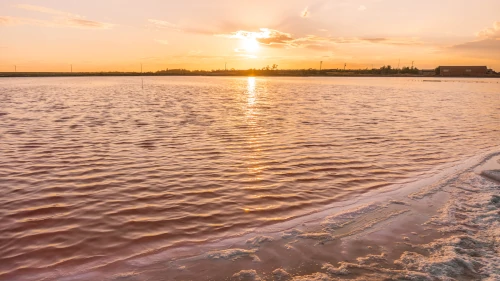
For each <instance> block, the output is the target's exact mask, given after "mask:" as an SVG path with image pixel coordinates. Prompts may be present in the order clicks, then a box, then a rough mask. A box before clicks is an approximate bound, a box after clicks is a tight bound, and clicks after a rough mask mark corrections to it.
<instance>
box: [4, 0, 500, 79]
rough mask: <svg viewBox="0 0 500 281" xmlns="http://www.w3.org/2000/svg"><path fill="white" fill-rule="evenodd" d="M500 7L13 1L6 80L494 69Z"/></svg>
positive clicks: (399, 2)
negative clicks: (15, 74) (107, 74)
mask: <svg viewBox="0 0 500 281" xmlns="http://www.w3.org/2000/svg"><path fill="white" fill-rule="evenodd" d="M499 11H500V1H499V0H478V1H469V0H439V1H435V0H434V1H431V0H421V1H410V0H407V1H405V0H286V1H282V0H273V1H270V0H253V1H238V0H211V1H205V0H203V1H202V0H183V1H169V0H165V1H161V0H142V1H133V0H99V1H96V0H85V1H76V0H66V1H61V0H38V1H36V0H24V1H23V0H1V1H0V71H13V70H14V65H16V66H17V70H18V71H69V70H70V64H72V65H73V70H74V71H110V70H117V71H139V70H140V64H141V63H142V64H143V68H144V71H156V70H159V69H166V68H171V69H172V68H187V69H223V68H224V64H225V63H226V62H227V65H228V68H237V69H248V68H262V67H264V66H266V65H272V64H278V66H279V68H281V69H284V68H318V67H319V62H320V61H323V68H337V67H339V68H341V67H343V66H344V63H346V64H347V68H366V67H369V68H371V67H377V68H378V67H380V66H382V65H392V66H394V67H396V66H397V65H398V63H399V61H400V64H401V66H410V65H411V64H412V61H414V64H415V66H416V67H418V68H433V67H435V66H438V65H463V64H467V65H487V66H488V67H490V68H493V69H496V70H497V71H500V13H499Z"/></svg>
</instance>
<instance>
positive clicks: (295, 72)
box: [0, 70, 500, 78]
mask: <svg viewBox="0 0 500 281" xmlns="http://www.w3.org/2000/svg"><path fill="white" fill-rule="evenodd" d="M96 76H97V77H98V76H111V77H118V76H127V77H133V76H140V77H151V76H209V77H213V76H217V77H252V76H255V77H417V78H500V75H498V74H497V75H487V76H439V75H434V76H429V75H418V74H356V73H349V72H347V71H346V72H345V73H342V72H337V73H331V72H330V73H328V72H324V71H316V73H314V72H313V71H310V70H304V71H300V70H293V71H290V72H289V71H259V72H257V73H248V72H246V71H245V72H243V71H241V72H240V71H226V72H225V71H220V72H209V71H207V72H189V71H186V72H176V73H162V72H159V73H156V72H143V73H140V72H0V78H14V77H96Z"/></svg>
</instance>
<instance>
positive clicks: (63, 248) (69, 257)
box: [0, 77, 500, 280]
mask: <svg viewBox="0 0 500 281" xmlns="http://www.w3.org/2000/svg"><path fill="white" fill-rule="evenodd" d="M141 79H142V78H141V77H102V78H98V77H78V78H8V79H0V280H31V279H34V280H38V279H37V278H38V277H36V276H39V274H40V273H43V272H52V271H57V270H66V269H71V268H76V267H79V266H84V265H85V264H90V263H94V264H100V265H102V266H104V265H107V264H112V263H113V262H116V261H120V260H125V259H127V258H131V257H134V256H137V255H141V254H145V253H148V252H154V251H158V250H161V249H168V248H170V247H174V246H179V245H192V244H196V243H204V242H206V241H212V240H214V239H218V238H221V237H227V236H234V235H240V234H242V233H246V232H248V231H252V230H254V229H256V228H259V227H262V226H264V225H270V224H275V223H278V222H283V221H286V220H289V219H291V218H294V217H298V216H301V215H304V214H307V213H311V212H315V211H318V210H321V209H322V208H325V207H326V206H328V205H329V204H332V203H335V202H342V201H343V200H347V199H349V198H354V197H356V196H358V195H359V194H362V193H365V192H367V191H369V190H374V189H380V188H383V187H386V186H389V185H391V184H395V183H404V182H410V181H412V180H414V179H415V178H417V177H422V176H425V175H428V174H431V173H432V172H433V171H435V168H436V167H440V166H442V165H443V164H446V163H451V162H453V161H459V160H462V159H465V158H467V157H470V156H472V155H475V154H477V153H480V152H482V151H485V150H487V149H490V148H492V147H494V146H497V145H498V144H499V138H500V84H499V80H498V79H445V80H443V79H441V81H442V82H439V83H438V82H427V81H423V80H422V79H421V78H261V77H257V78H255V77H238V78H225V77H214V78H211V77H144V78H143V79H144V88H142V87H141ZM428 80H431V79H428ZM49 280H51V279H50V278H49Z"/></svg>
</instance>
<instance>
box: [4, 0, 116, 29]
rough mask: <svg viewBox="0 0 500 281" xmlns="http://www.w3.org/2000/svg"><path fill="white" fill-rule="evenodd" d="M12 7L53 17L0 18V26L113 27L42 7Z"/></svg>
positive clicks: (20, 5)
mask: <svg viewBox="0 0 500 281" xmlns="http://www.w3.org/2000/svg"><path fill="white" fill-rule="evenodd" d="M14 7H16V8H19V9H23V10H29V11H35V12H39V13H43V14H49V15H52V16H53V17H52V18H51V19H35V18H26V17H10V16H3V17H0V25H36V26H47V27H75V28H85V29H110V28H112V27H113V26H115V25H114V24H111V23H106V22H99V21H93V20H88V19H85V17H84V16H81V15H77V14H73V13H69V12H65V11H60V10H56V9H52V8H47V7H42V6H35V5H27V4H19V5H14Z"/></svg>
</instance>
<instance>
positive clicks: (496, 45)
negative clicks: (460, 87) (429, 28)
mask: <svg viewBox="0 0 500 281" xmlns="http://www.w3.org/2000/svg"><path fill="white" fill-rule="evenodd" d="M498 50H500V21H496V22H494V23H493V26H492V27H488V28H485V29H483V30H481V31H479V32H478V33H477V34H476V40H474V41H470V42H465V43H461V44H457V45H453V46H450V47H447V48H445V49H444V51H453V52H457V53H460V54H462V55H467V56H472V57H479V58H489V59H497V60H500V52H499V51H498Z"/></svg>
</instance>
